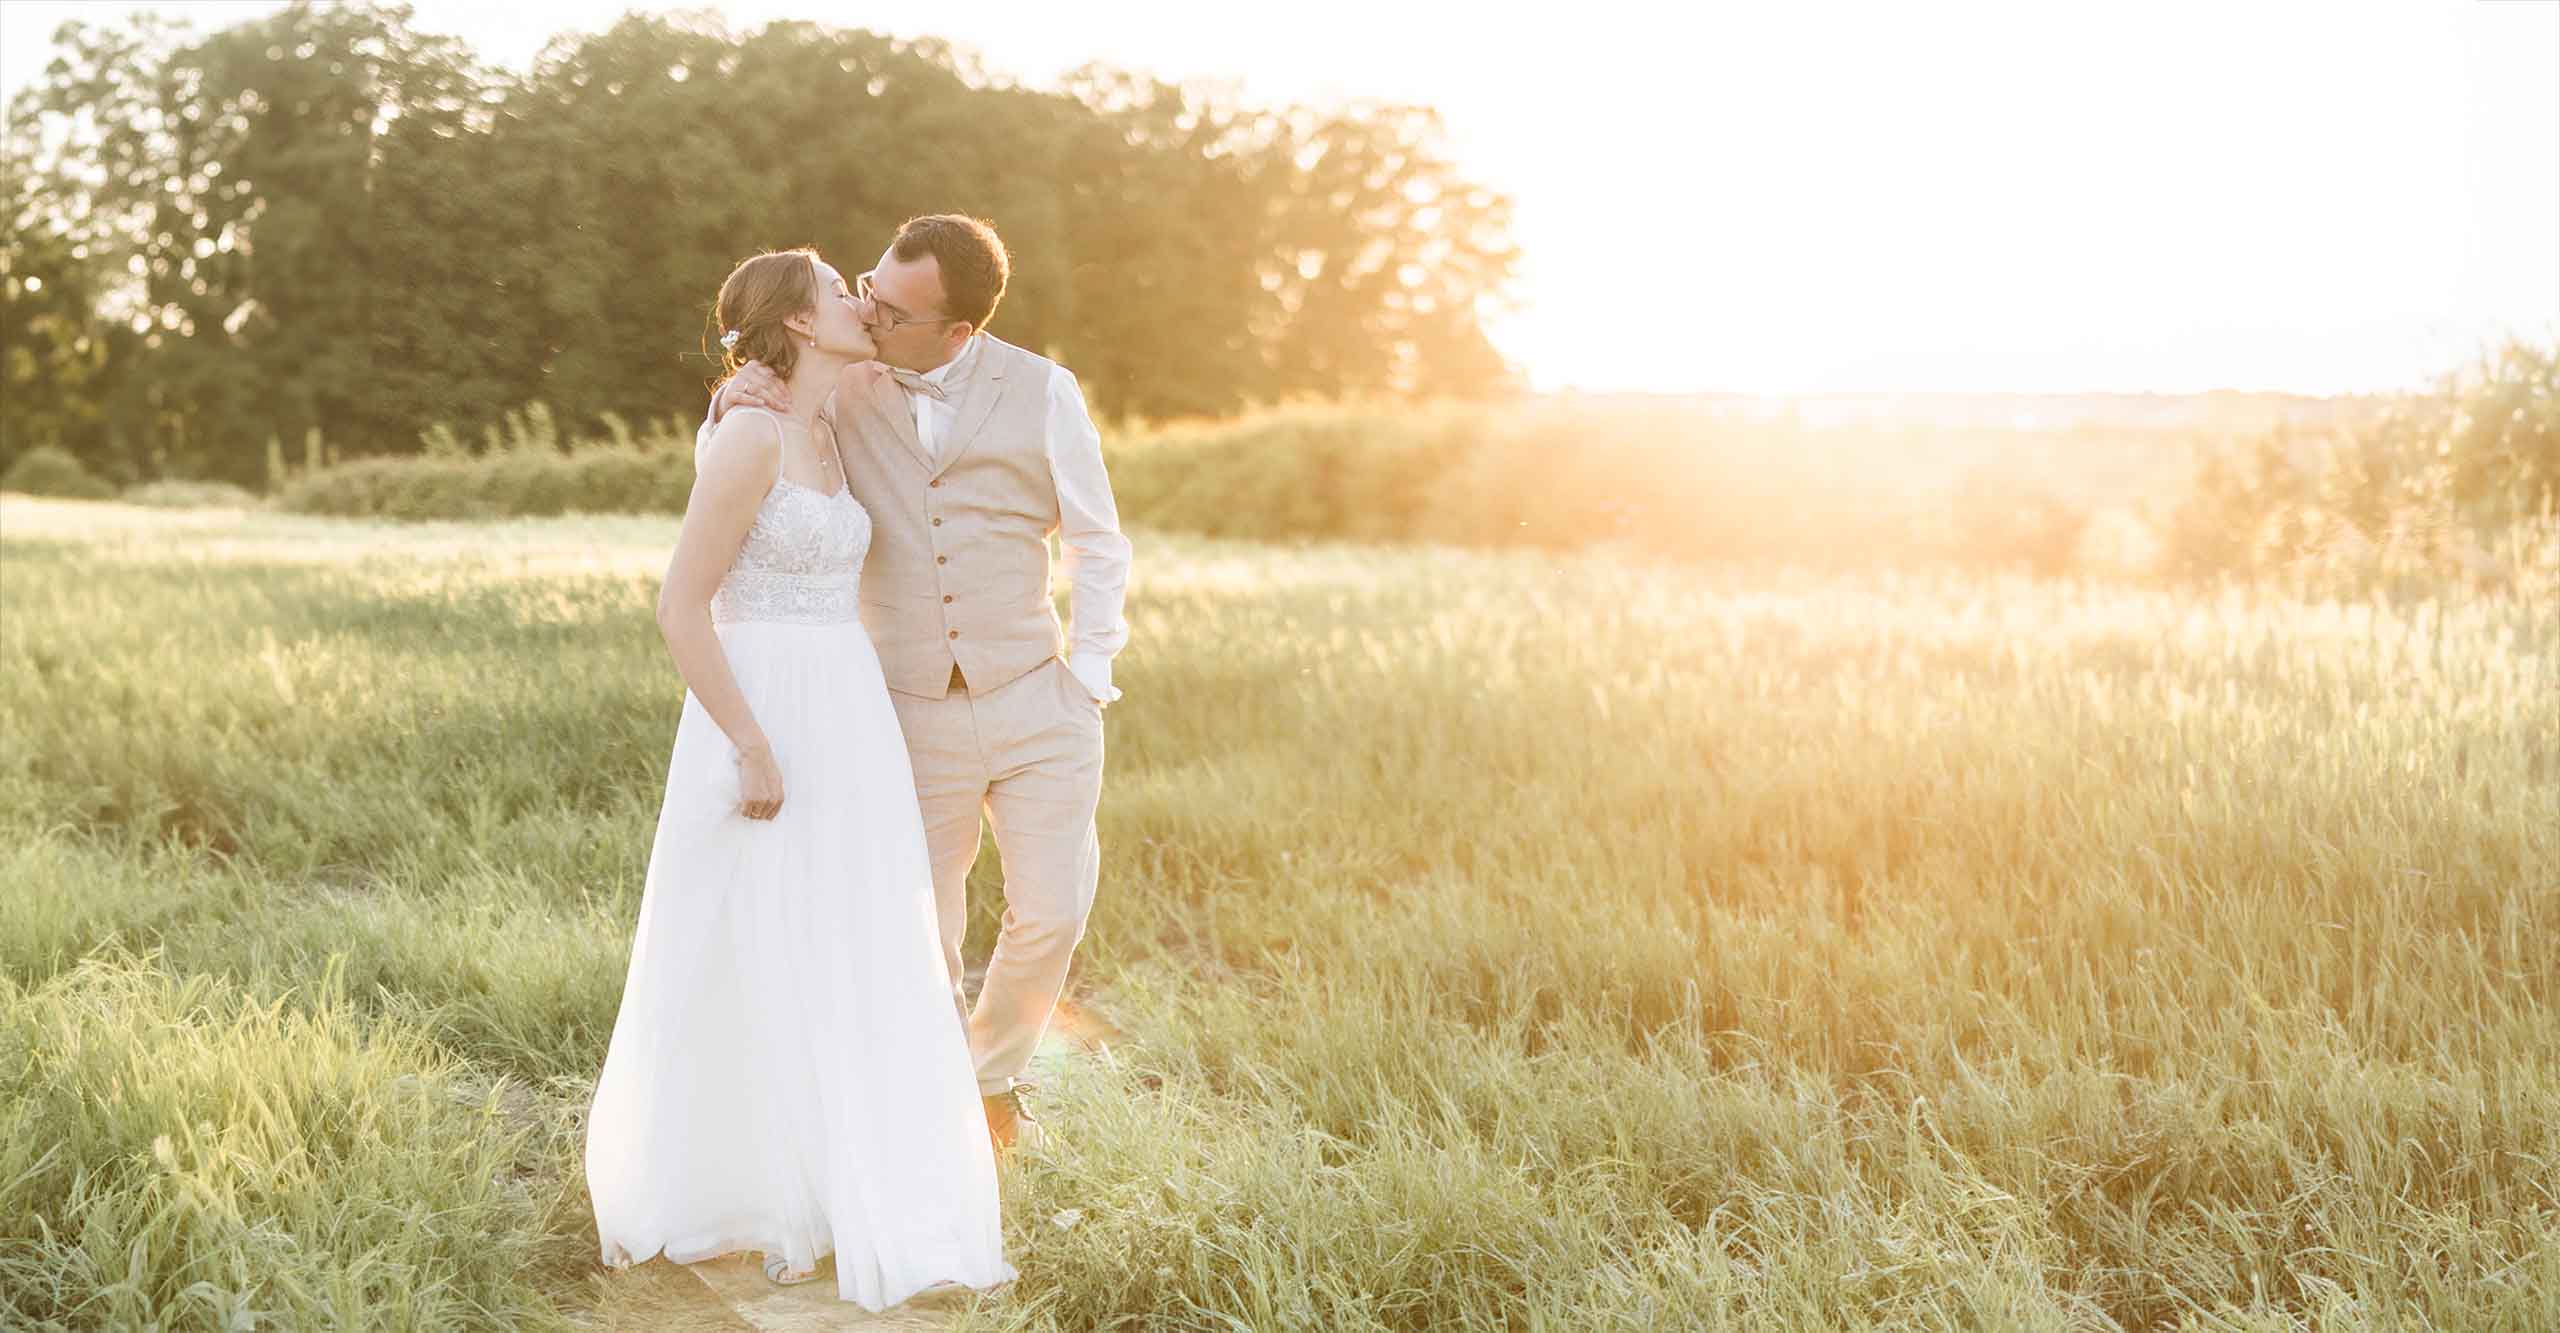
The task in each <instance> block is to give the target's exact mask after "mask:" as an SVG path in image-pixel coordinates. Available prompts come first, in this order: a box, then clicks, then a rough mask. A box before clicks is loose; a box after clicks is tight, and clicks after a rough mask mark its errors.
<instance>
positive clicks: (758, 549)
mask: <svg viewBox="0 0 2560 1333" xmlns="http://www.w3.org/2000/svg"><path fill="white" fill-rule="evenodd" d="M870 550H871V515H870V514H868V513H866V512H864V511H863V508H862V504H861V502H860V501H857V500H855V499H854V498H853V493H852V491H850V490H839V491H837V492H836V493H835V494H833V495H829V494H827V493H826V492H824V491H815V490H811V489H810V488H808V487H806V486H803V485H801V484H800V483H798V482H796V481H791V480H789V479H787V478H783V477H776V478H774V482H773V489H772V490H770V491H767V492H766V493H765V497H764V503H763V504H762V505H761V506H758V507H757V509H756V522H755V526H754V527H752V528H749V529H748V530H747V539H746V541H745V542H744V543H742V544H741V545H740V546H739V547H738V558H737V560H736V561H735V562H733V563H731V564H730V566H729V572H728V574H727V575H726V576H725V577H723V578H722V579H721V580H720V590H719V591H718V592H716V593H713V594H712V595H711V619H712V620H713V621H714V622H718V623H724V624H725V623H727V622H730V621H737V620H781V621H789V622H792V623H794V624H801V625H835V624H843V623H845V622H848V621H852V620H855V619H857V618H858V616H859V613H860V609H861V591H860V590H861V587H862V558H863V556H865V555H866V554H869V552H870Z"/></svg>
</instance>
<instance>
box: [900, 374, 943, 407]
mask: <svg viewBox="0 0 2560 1333" xmlns="http://www.w3.org/2000/svg"><path fill="white" fill-rule="evenodd" d="M889 378H891V379H893V380H896V381H897V382H898V387H899V388H902V389H905V390H906V391H907V392H909V393H920V394H923V395H924V396H925V397H927V398H931V399H933V400H934V401H936V402H949V401H950V400H951V395H950V394H948V393H945V392H943V389H942V386H941V385H940V384H937V383H935V382H934V381H932V380H929V379H926V378H925V377H924V376H922V375H920V374H917V373H916V372H915V371H912V370H891V371H890V372H889Z"/></svg>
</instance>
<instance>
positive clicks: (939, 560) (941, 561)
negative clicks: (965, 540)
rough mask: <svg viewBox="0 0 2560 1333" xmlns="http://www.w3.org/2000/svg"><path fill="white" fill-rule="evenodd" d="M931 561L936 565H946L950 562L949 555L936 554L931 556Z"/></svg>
mask: <svg viewBox="0 0 2560 1333" xmlns="http://www.w3.org/2000/svg"><path fill="white" fill-rule="evenodd" d="M933 563H935V564H937V565H947V564H950V563H951V557H950V556H947V555H937V556H935V557H934V558H933Z"/></svg>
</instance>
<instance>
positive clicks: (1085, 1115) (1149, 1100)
mask: <svg viewBox="0 0 2560 1333" xmlns="http://www.w3.org/2000/svg"><path fill="white" fill-rule="evenodd" d="M672 532H673V525H672V522H671V521H667V520H658V519H560V520H543V521H522V522H515V523H492V524H423V525H394V524H387V523H369V522H358V521H347V520H331V519H315V518H302V517H291V516H281V515H270V514H246V515H244V514H239V513H220V512H178V513H169V512H155V511H147V510H142V509H132V508H123V507H117V506H108V505H90V504H78V503H45V502H34V501H28V500H23V499H17V498H12V499H10V500H8V501H6V502H0V533H4V534H5V539H4V540H0V635H4V636H5V637H0V747H4V748H0V1293H5V1294H4V1295H0V1324H9V1325H18V1326H33V1327H48V1326H54V1325H60V1326H65V1327H81V1328H85V1327H98V1326H112V1327H136V1326H140V1325H142V1324H144V1323H145V1322H147V1321H157V1322H158V1323H159V1324H160V1325H161V1326H163V1327H169V1328H204V1329H214V1328H229V1327H249V1326H252V1325H251V1324H249V1323H245V1322H239V1321H240V1317H241V1315H242V1314H243V1313H244V1312H253V1313H255V1314H257V1315H259V1316H260V1317H262V1318H263V1319H264V1320H266V1321H269V1322H266V1323H259V1324H256V1325H255V1326H258V1327H271V1326H274V1327H319V1326H346V1327H354V1326H363V1327H385V1328H449V1327H476V1328H539V1327H546V1326H555V1325H558V1324H561V1323H564V1322H567V1321H569V1320H572V1319H574V1318H576V1317H578V1316H579V1315H580V1314H581V1313H582V1312H585V1311H589V1310H592V1309H593V1308H595V1307H596V1306H597V1305H598V1304H599V1303H600V1302H602V1301H603V1300H604V1299H605V1288H604V1284H603V1283H602V1282H601V1281H600V1279H599V1278H598V1277H597V1276H596V1275H595V1273H594V1270H593V1258H594V1238H593V1234H592V1228H591V1223H590V1220H589V1217H588V1213H587V1205H586V1200H585V1195H584V1189H583V1183H582V1181H581V1180H580V1178H579V1171H578V1146H579V1126H578V1116H579V1114H580V1112H581V1111H582V1109H583V1107H584V1104H585V1101H586V1098H587V1093H588V1089H589V1086H590V1081H591V1079H592V1077H593V1075H594V1072H595V1070H596V1069H597V1067H598V1066H599V1064H600V1063H601V1061H602V1058H603V1048H604V1042H605V1038H606V1036H607V1033H608V1031H609V1029H610V1024H611V1021H612V1017H613V1011H614V1006H615V1004H616V1001H617V998H618V996H619V992H620V986H621V978H622V970H623V965H624V960H625V951H626V949H627V945H628V939H629V934H630V929H631V925H632V921H633V917H634V914H635V911H636V908H637V903H638V896H639V891H640V884H641V872H642V867H643V861H644V858H645V855H646V849H647V844H648V834H649V830H650V827H651V821H652V818H653V816H654V813H655V807H656V802H657V798H658V794H659V783H660V780H661V775H662V769H663V765H664V763H665V759H666V752H667V745H668V742H669V740H670V737H671V735H672V729H673V725H674V721H675V716H676V711H677V706H678V702H679V699H680V697H681V686H680V684H679V682H678V680H677V678H676V676H675V673H674V670H673V668H672V667H671V666H670V665H669V664H668V662H667V660H666V658H665V654H664V651H663V649H662V648H661V647H660V646H659V644H658V642H657V635H656V631H655V627H654V625H653V624H652V623H651V620H650V616H649V610H648V608H649V605H650V602H651V599H652V597H653V595H654V590H655V582H656V574H657V571H658V569H659V567H660V565H661V563H662V561H663V557H664V551H665V549H666V546H667V544H668V542H669V541H670V539H671V536H672ZM1137 540H1138V551H1139V572H1138V579H1137V583H1136V585H1135V588H1134V592H1133V596H1132V600H1131V615H1132V622H1133V629H1134V633H1133V640H1132V647H1131V649H1130V651H1129V652H1128V653H1127V654H1126V655H1125V656H1124V657H1123V658H1122V662H1121V669H1120V680H1121V683H1122V684H1123V685H1124V687H1125V688H1126V689H1127V692H1128V693H1127V698H1126V699H1125V700H1124V701H1123V702H1122V703H1120V704H1119V705H1117V706H1116V707H1115V708H1114V709H1113V710H1112V712H1111V714H1110V719H1111V720H1110V732H1109V738H1110V739H1109V743H1110V747H1111V751H1110V769H1111V778H1110V782H1109V786H1108V790H1107V793H1106V797H1105V801H1104V807H1103V822H1104V829H1103V840H1104V854H1105V857H1106V867H1105V877H1104V886H1103V890H1102V895H1101V899H1100V902H1099V905H1098V907H1097V911H1096V915H1095V919H1094V922H1093V926H1092V932H1091V935H1090V936H1089V938H1088V939H1087V941H1086V943H1085V945H1084V948H1083V951H1082V952H1081V954H1080V955H1079V958H1080V961H1079V974H1078V976H1079V980H1078V982H1077V987H1078V990H1079V993H1080V995H1081V996H1082V997H1083V998H1084V1000H1085V1001H1086V1003H1087V1005H1088V1007H1089V1008H1090V1009H1092V1010H1094V1011H1095V1012H1098V1013H1099V1014H1100V1015H1101V1016H1102V1017H1104V1018H1106V1019H1108V1020H1109V1021H1110V1022H1111V1023H1112V1024H1114V1025H1115V1026H1116V1027H1118V1028H1119V1029H1120V1031H1121V1032H1122V1033H1123V1040H1122V1041H1120V1042H1119V1043H1118V1044H1116V1045H1115V1046H1114V1047H1113V1048H1112V1049H1111V1050H1110V1051H1109V1052H1108V1054H1107V1055H1106V1056H1105V1057H1103V1058H1098V1059H1095V1060H1093V1061H1090V1062H1088V1063H1087V1064H1085V1065H1083V1066H1080V1067H1078V1068H1077V1069H1076V1071H1075V1072H1074V1073H1073V1075H1072V1076H1071V1077H1069V1078H1066V1079H1064V1080H1061V1081H1060V1083H1059V1084H1058V1085H1057V1086H1053V1087H1051V1088H1050V1089H1048V1091H1050V1092H1051V1094H1052V1096H1051V1097H1050V1099H1049V1103H1050V1105H1051V1106H1052V1107H1053V1109H1052V1111H1051V1112H1050V1116H1049V1118H1050V1120H1051V1122H1052V1123H1053V1124H1054V1125H1056V1126H1057V1127H1058V1135H1057V1141H1056V1142H1055V1143H1054V1144H1053V1145H1052V1146H1050V1147H1049V1148H1046V1149H1044V1150H1042V1151H1041V1152H1040V1153H1038V1154H1034V1155H1030V1156H1027V1157H1026V1158H1025V1159H1023V1160H1022V1161H1021V1162H1020V1163H1019V1164H1018V1165H1017V1166H1016V1167H1015V1168H1014V1169H1013V1170H1012V1171H1011V1172H1010V1174H1009V1175H1008V1177H1007V1179H1008V1187H1009V1191H1010V1193H1009V1198H1008V1204H1007V1209H1008V1213H1007V1215H1008V1219H1009V1223H1008V1225H1009V1231H1010V1238H1011V1247H1012V1250H1013V1254H1014V1257H1015V1259H1016V1262H1017V1263H1018V1265H1019V1266H1020V1267H1021V1269H1022V1270H1023V1275H1024V1276H1023V1280H1022V1281H1021V1282H1020V1283H1019V1284H1018V1285H1017V1286H1016V1288H1015V1289H1014V1290H1012V1291H1010V1292H1009V1293H1006V1294H1003V1295H1000V1296H998V1297H994V1298H990V1299H987V1300H984V1301H982V1302H980V1303H979V1304H978V1305H977V1306H976V1307H975V1309H974V1310H972V1311H971V1312H970V1313H969V1314H968V1315H967V1322H968V1323H970V1324H971V1325H972V1326H977V1327H988V1328H997V1327H1004V1328H1014V1327H1019V1328H1057V1329H1087V1328H1095V1327H1109V1326H1113V1325H1115V1324H1121V1325H1151V1326H1166V1327H1185V1328H1232V1329H1257V1330H1259V1329H1298V1328H1306V1329H1362V1328H1394V1329H1421V1328H1442V1327H1481V1328H1517V1329H1550V1328H1551V1329H1568V1328H1569V1329H1657V1328H1717V1327H1729V1328H1753V1329H1763V1328H1831V1327H1858V1326H1891V1327H1956V1328H2050V1329H2065V1328H2070V1329H2080V1328H2088V1329H2102V1328H2149V1327H2170V1326H2184V1327H2194V1328H2214V1329H2284V1328H2296V1327H2314V1328H2366V1327H2383V1328H2390V1327H2409V1328H2416V1327H2442V1328H2452V1327H2459V1328H2487V1329H2513V1330H2519V1331H2521V1330H2528V1329H2537V1328H2551V1327H2555V1326H2560V1008H2556V1007H2555V1006H2556V1005H2560V608H2555V607H2553V606H2550V605H2547V604H2543V605H2537V604H2535V603H2533V602H2530V601H2526V600H2520V599H2516V600H2461V601H2451V602H2428V601H2400V602H2396V603H2391V604H2380V603H2373V604H2367V603H2319V602H2306V601H2300V600H2291V599H2287V598H2284V597H2281V596H2277V595H2274V594H2257V593H2248V592H2228V593H2221V594H2215V595H2212V596H2198V595H2192V594H2191V595H2184V596H2181V595H2179V594H2175V593H2171V592H2167V591H2163V590H2161V589H2158V588H2153V587H2133V586H2111V585H2107V584H2102V583H2087V582H2080V583H2072V582H2045V583H2037V582H2030V581H2024V580H2008V579H2000V578H1992V577H1979V576H1977V577H1966V576H1958V575H1952V574H1950V575H1932V576H1927V577H1897V576H1891V575H1857V576H1837V577H1828V576H1813V575H1791V576H1790V575H1776V576H1763V577H1756V578H1744V577H1742V576H1739V575H1721V574H1714V573H1706V572H1699V571H1696V570H1688V571H1680V570H1667V569H1660V568H1650V567H1646V566H1644V565H1641V564H1636V563H1629V562H1623V561H1620V560H1617V559H1615V558H1612V557H1609V556H1606V555H1586V556H1577V557H1563V556H1550V555H1546V554H1541V553H1536V552H1526V551H1523V552H1513V553H1508V554H1491V555H1487V554H1461V553H1456V552H1451V551H1446V550H1434V549H1429V548H1421V549H1414V548H1406V549H1399V550H1387V549H1383V548H1374V547H1358V546H1338V547H1317V548H1307V549H1299V550H1282V549H1278V548H1267V547H1258V546H1253V545H1248V544H1243V543H1229V542H1219V541H1212V540H1206V539H1177V538H1173V537H1166V536H1159V535H1152V534H1148V533H1143V532H1142V533H1140V534H1138V536H1137ZM993 871H994V857H993V856H992V855H989V856H986V857H983V858H982V859H981V862H980V872H981V874H982V875H984V876H987V882H984V883H982V884H981V885H980V887H981V889H984V890H987V891H988V892H985V893H983V894H982V895H981V909H982V910H981V912H980V915H979V918H978V920H977V922H976V929H977V931H978V932H979V934H980V939H981V944H980V945H979V946H978V950H982V948H983V940H984V938H985V934H986V932H987V931H988V929H989V928H990V927H991V925H992V917H993V913H992V899H993V893H992V889H993V883H992V878H993ZM975 951H977V950H973V952H975Z"/></svg>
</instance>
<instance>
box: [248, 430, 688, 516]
mask: <svg viewBox="0 0 2560 1333" xmlns="http://www.w3.org/2000/svg"><path fill="white" fill-rule="evenodd" d="M692 486H693V460H692V457H691V455H690V454H689V453H688V452H685V451H680V450H675V449H668V448H649V447H642V446H622V445H595V446H589V447H585V448H579V449H574V450H571V451H569V452H566V453H557V452H553V453H541V452H527V451H509V452H504V453H497V454H489V455H483V456H478V457H424V458H368V459H360V460H358V461H356V462H352V463H342V464H340V465H338V466H336V467H332V468H324V469H322V470H320V471H317V472H308V473H304V474H302V475H300V476H298V477H295V478H294V479H293V480H291V481H289V482H287V483H286V484H285V486H284V488H283V489H282V490H281V491H279V492H278V493H277V495H276V504H277V505H278V506H279V507H281V508H284V509H288V510H292V511H294V512H296V513H304V514H337V515H342V516H346V517H354V518H407V519H426V518H535V517H545V516H549V515H554V514H576V513H587V514H674V513H681V512H683V510H684V499H685V495H686V493H687V492H688V491H689V490H691V488H692Z"/></svg>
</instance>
